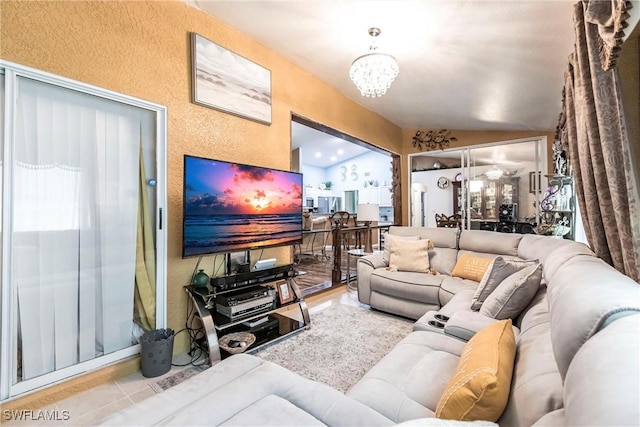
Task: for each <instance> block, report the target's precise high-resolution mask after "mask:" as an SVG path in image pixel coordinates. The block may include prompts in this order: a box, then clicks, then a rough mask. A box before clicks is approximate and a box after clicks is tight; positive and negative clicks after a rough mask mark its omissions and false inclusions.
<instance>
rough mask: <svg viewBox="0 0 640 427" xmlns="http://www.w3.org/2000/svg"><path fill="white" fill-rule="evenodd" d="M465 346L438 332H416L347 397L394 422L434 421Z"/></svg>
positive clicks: (353, 388)
mask: <svg viewBox="0 0 640 427" xmlns="http://www.w3.org/2000/svg"><path fill="white" fill-rule="evenodd" d="M464 345H465V343H464V342H462V341H460V340H457V339H455V338H452V337H446V336H444V335H443V334H441V333H438V332H431V331H418V332H412V333H410V334H409V335H407V336H406V337H405V338H404V339H402V340H401V341H400V342H399V343H398V344H397V345H396V346H395V347H394V348H393V349H392V350H391V351H390V352H389V353H388V354H387V355H386V356H385V357H383V358H382V360H380V362H378V363H377V364H376V365H375V366H374V367H373V368H371V369H370V370H369V371H368V372H367V373H366V374H365V375H364V377H362V379H361V380H360V381H359V382H358V383H357V384H356V385H354V386H353V387H352V388H351V389H350V390H349V392H348V393H347V396H349V397H352V398H354V399H356V400H358V401H360V402H361V403H363V404H365V405H366V406H368V407H370V408H373V409H375V410H376V411H378V412H380V413H381V414H382V415H384V416H385V417H387V418H389V419H391V420H393V421H394V422H403V421H407V420H412V419H415V418H424V417H433V416H434V411H435V409H436V405H437V404H438V399H439V398H440V395H441V394H442V392H443V391H444V389H445V387H446V385H447V382H448V381H449V378H451V375H453V372H454V371H455V369H456V366H457V365H458V361H459V359H460V353H461V352H462V349H463V347H464Z"/></svg>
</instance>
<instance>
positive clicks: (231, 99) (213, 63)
mask: <svg viewBox="0 0 640 427" xmlns="http://www.w3.org/2000/svg"><path fill="white" fill-rule="evenodd" d="M191 70H192V85H191V97H192V102H193V103H194V104H198V105H202V106H204V107H209V108H213V109H216V110H219V111H223V112H225V113H228V114H233V115H235V116H238V117H243V118H246V119H249V120H253V121H256V122H258V123H262V124H265V125H271V71H270V70H269V69H267V68H264V67H263V66H261V65H259V64H256V63H255V62H253V61H250V60H249V59H247V58H245V57H243V56H240V55H238V54H236V53H234V52H231V51H230V50H228V49H226V48H224V47H222V46H220V45H219V44H217V43H214V42H212V41H211V40H208V39H206V38H204V37H203V36H201V35H199V34H197V33H191Z"/></svg>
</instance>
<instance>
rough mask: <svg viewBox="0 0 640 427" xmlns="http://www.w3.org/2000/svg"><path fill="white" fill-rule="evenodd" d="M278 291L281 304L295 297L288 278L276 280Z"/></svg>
mask: <svg viewBox="0 0 640 427" xmlns="http://www.w3.org/2000/svg"><path fill="white" fill-rule="evenodd" d="M276 291H277V292H278V300H279V301H280V305H283V304H286V303H288V302H291V301H293V300H294V299H295V294H294V293H293V289H292V288H291V285H290V284H289V281H288V280H280V281H278V282H276Z"/></svg>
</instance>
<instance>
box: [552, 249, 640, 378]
mask: <svg viewBox="0 0 640 427" xmlns="http://www.w3.org/2000/svg"><path fill="white" fill-rule="evenodd" d="M547 295H548V298H549V307H550V310H549V311H550V315H551V342H552V343H553V352H554V354H555V358H556V362H557V364H558V369H559V371H560V374H561V375H562V377H563V378H564V376H565V375H566V373H567V369H568V368H569V365H570V364H571V360H572V359H573V357H574V356H575V354H576V353H577V352H578V350H579V349H580V347H582V345H583V344H584V343H585V342H587V340H589V339H590V338H591V337H592V336H594V335H595V334H596V333H598V331H600V330H602V329H603V328H605V327H606V326H607V325H608V324H609V323H611V322H612V321H615V319H617V318H619V317H621V316H626V315H630V314H634V313H638V312H640V286H638V283H637V282H635V281H633V280H632V279H630V278H629V277H627V276H625V275H623V274H622V273H620V272H618V271H617V270H615V269H614V268H613V267H611V266H609V265H608V264H607V263H605V262H604V261H602V260H601V259H600V258H597V257H594V256H590V255H577V256H574V257H573V258H571V259H569V260H568V261H566V262H565V264H564V265H563V266H562V268H560V269H558V270H557V271H556V273H555V274H554V275H553V277H552V279H551V280H550V281H549V282H548V283H547Z"/></svg>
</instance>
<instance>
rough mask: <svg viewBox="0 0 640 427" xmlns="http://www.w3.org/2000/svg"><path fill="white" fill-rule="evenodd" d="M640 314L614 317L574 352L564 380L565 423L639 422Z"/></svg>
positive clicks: (576, 424) (575, 424)
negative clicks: (615, 318) (639, 337)
mask: <svg viewBox="0 0 640 427" xmlns="http://www.w3.org/2000/svg"><path fill="white" fill-rule="evenodd" d="M638 336H640V314H633V315H630V316H627V317H625V318H622V319H618V320H616V321H614V322H613V323H611V325H609V326H607V327H606V328H605V329H603V330H602V331H600V332H598V333H597V334H596V335H595V336H593V338H591V339H589V340H588V341H587V342H586V343H585V344H584V345H583V346H582V348H580V350H579V351H578V352H577V354H576V355H575V357H574V359H573V361H572V362H571V365H570V366H569V369H568V371H567V376H566V379H565V382H564V386H565V387H564V403H565V404H564V409H565V411H564V415H565V425H573V426H584V425H594V426H605V425H607V426H639V425H640V363H638V361H639V360H640V341H639V340H638Z"/></svg>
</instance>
